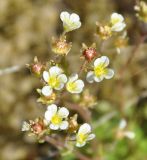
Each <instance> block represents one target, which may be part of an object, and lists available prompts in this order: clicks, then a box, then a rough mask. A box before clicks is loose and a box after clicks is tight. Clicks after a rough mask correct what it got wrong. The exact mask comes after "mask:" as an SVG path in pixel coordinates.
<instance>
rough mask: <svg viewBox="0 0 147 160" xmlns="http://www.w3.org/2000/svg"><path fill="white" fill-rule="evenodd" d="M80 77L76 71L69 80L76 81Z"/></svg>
mask: <svg viewBox="0 0 147 160" xmlns="http://www.w3.org/2000/svg"><path fill="white" fill-rule="evenodd" d="M77 79H78V74H77V73H74V74H72V75H71V76H70V77H69V81H70V82H74V81H76V80H77Z"/></svg>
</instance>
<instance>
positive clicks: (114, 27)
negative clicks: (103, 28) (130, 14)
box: [111, 23, 126, 32]
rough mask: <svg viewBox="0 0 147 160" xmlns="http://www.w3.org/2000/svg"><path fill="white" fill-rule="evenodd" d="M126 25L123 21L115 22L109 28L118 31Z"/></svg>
mask: <svg viewBox="0 0 147 160" xmlns="http://www.w3.org/2000/svg"><path fill="white" fill-rule="evenodd" d="M125 27H126V24H125V23H117V24H115V25H113V26H112V27H111V30H112V31H114V32H120V31H122V30H123V29H124V28H125Z"/></svg>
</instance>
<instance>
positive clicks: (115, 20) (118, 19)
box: [110, 13, 124, 24]
mask: <svg viewBox="0 0 147 160" xmlns="http://www.w3.org/2000/svg"><path fill="white" fill-rule="evenodd" d="M110 21H111V23H112V24H115V23H120V22H123V21H124V17H123V16H122V15H121V14H118V13H112V15H111V20H110Z"/></svg>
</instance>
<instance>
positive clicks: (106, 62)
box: [94, 56, 109, 67]
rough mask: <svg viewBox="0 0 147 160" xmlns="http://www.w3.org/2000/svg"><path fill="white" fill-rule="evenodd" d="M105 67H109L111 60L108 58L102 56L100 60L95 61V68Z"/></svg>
mask: <svg viewBox="0 0 147 160" xmlns="http://www.w3.org/2000/svg"><path fill="white" fill-rule="evenodd" d="M98 65H103V66H104V67H107V66H108V65H109V58H108V57H107V56H102V57H100V58H97V59H96V60H95V61H94V66H95V67H96V66H98Z"/></svg>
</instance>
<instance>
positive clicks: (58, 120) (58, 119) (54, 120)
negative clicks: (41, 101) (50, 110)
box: [51, 114, 62, 125]
mask: <svg viewBox="0 0 147 160" xmlns="http://www.w3.org/2000/svg"><path fill="white" fill-rule="evenodd" d="M51 122H52V123H53V124H56V125H57V124H60V123H61V122H62V118H61V117H60V116H59V115H57V114H55V115H54V116H53V117H52V119H51Z"/></svg>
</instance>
